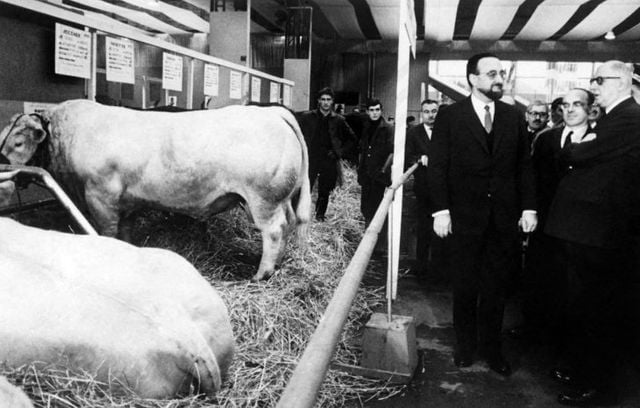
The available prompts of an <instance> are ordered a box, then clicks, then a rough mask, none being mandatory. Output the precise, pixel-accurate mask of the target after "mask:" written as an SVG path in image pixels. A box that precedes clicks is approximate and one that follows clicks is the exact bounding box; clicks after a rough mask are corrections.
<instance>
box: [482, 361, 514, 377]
mask: <svg viewBox="0 0 640 408" xmlns="http://www.w3.org/2000/svg"><path fill="white" fill-rule="evenodd" d="M488 363H489V368H490V369H491V370H493V371H495V372H496V373H498V374H500V375H503V376H505V377H508V376H510V375H511V364H509V362H508V361H507V360H505V358H504V357H502V356H495V357H493V358H491V359H489V361H488Z"/></svg>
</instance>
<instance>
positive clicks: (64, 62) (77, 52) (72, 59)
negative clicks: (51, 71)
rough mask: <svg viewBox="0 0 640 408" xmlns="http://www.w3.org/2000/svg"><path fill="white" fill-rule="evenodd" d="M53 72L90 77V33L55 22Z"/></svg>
mask: <svg viewBox="0 0 640 408" xmlns="http://www.w3.org/2000/svg"><path fill="white" fill-rule="evenodd" d="M55 73H56V74H60V75H69V76H73V77H78V78H87V79H88V78H91V33H90V32H88V31H83V30H78V29H77V28H73V27H69V26H66V25H64V24H60V23H56V49H55Z"/></svg>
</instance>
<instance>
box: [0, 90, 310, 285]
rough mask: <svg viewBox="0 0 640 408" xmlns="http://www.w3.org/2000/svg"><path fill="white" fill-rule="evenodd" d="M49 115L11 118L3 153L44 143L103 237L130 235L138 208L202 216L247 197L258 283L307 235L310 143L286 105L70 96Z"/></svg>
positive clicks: (16, 159) (19, 159) (27, 152)
mask: <svg viewBox="0 0 640 408" xmlns="http://www.w3.org/2000/svg"><path fill="white" fill-rule="evenodd" d="M44 117H45V121H46V122H48V126H47V124H46V123H42V122H41V120H40V118H39V117H37V116H34V115H31V116H29V115H23V116H21V117H18V118H15V117H14V118H13V121H12V123H11V124H10V125H9V126H7V128H5V130H4V131H3V133H6V136H5V135H0V136H2V137H4V138H5V142H4V146H3V147H2V149H1V153H2V154H4V155H5V156H6V157H7V158H8V159H9V160H10V161H11V163H12V164H25V163H26V162H27V161H28V160H29V159H30V158H31V157H32V156H34V154H36V149H37V147H38V145H43V146H45V147H46V149H48V153H49V154H48V156H50V157H49V160H50V163H49V165H48V166H44V167H45V168H47V169H48V170H49V171H50V172H51V173H52V175H53V176H54V178H56V179H57V180H58V181H59V182H60V183H61V184H62V185H63V186H64V187H65V188H66V189H67V190H68V193H69V194H70V195H71V196H72V197H76V199H84V200H83V201H84V202H85V203H86V206H87V209H88V211H89V213H90V215H91V218H92V219H93V221H94V223H95V224H96V226H97V229H98V230H99V232H100V233H101V234H103V235H108V236H116V235H119V236H120V237H122V238H124V239H128V235H129V234H128V231H127V230H128V229H129V228H130V226H131V224H132V219H131V218H132V214H133V211H134V210H136V209H138V208H141V207H155V208H160V209H168V210H172V211H176V212H181V213H184V214H187V215H190V216H193V217H196V218H201V219H202V218H205V217H207V216H208V215H211V214H214V213H218V212H221V211H224V210H226V209H228V208H230V207H231V206H233V205H235V204H237V203H239V202H245V203H246V205H247V208H248V210H249V212H250V213H251V216H252V218H253V220H254V222H255V224H256V226H257V227H258V228H259V229H260V231H261V232H262V240H263V244H262V259H261V261H260V266H259V268H258V272H257V273H256V275H255V277H254V279H256V280H259V279H262V278H263V277H268V276H269V275H271V274H272V273H273V271H274V268H275V265H276V264H277V263H278V262H279V261H280V260H281V257H282V254H283V251H284V246H285V244H286V237H287V235H288V234H289V232H290V231H291V229H292V227H293V226H296V225H297V227H298V233H299V238H300V239H301V240H302V238H303V237H304V235H305V231H306V226H307V224H308V222H309V218H310V211H311V208H310V207H311V197H310V191H309V190H310V189H309V177H308V174H307V173H308V155H307V148H306V144H305V142H304V138H303V136H302V133H301V132H300V128H299V126H298V124H297V122H296V120H295V118H294V116H293V115H292V114H291V113H290V112H289V111H287V110H286V109H284V108H281V107H257V106H230V107H226V108H222V109H217V110H205V111H192V112H183V113H167V112H141V111H135V110H130V109H126V108H118V107H110V106H103V105H100V104H98V103H95V102H91V101H87V100H73V101H67V102H64V103H61V104H60V105H57V106H56V107H54V108H52V109H51V110H50V111H48V112H46V113H45V115H44ZM47 132H48V133H49V137H50V140H48V138H47V137H46V136H47ZM47 140H48V142H47V143H43V142H45V141H47ZM37 156H40V154H37ZM36 165H38V164H37V163H36ZM39 165H42V164H39ZM294 207H295V210H294ZM119 231H120V233H119V234H118V232H119Z"/></svg>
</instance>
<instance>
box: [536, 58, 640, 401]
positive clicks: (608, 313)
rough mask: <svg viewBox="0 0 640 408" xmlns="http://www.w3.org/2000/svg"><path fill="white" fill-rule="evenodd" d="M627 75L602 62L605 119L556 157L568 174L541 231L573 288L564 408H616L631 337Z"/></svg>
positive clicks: (632, 163) (632, 212) (632, 123)
mask: <svg viewBox="0 0 640 408" xmlns="http://www.w3.org/2000/svg"><path fill="white" fill-rule="evenodd" d="M631 74H632V71H631V69H630V67H628V66H627V65H625V64H624V63H622V62H620V61H608V62H606V63H604V64H603V65H601V66H600V67H599V68H598V70H597V71H596V75H597V76H596V77H595V78H592V79H591V90H592V92H593V93H594V95H595V102H596V103H597V104H598V105H600V106H601V107H602V108H604V109H605V113H606V114H605V116H604V117H603V118H602V119H600V120H599V121H598V124H597V126H596V127H595V128H594V129H593V130H591V131H589V132H588V133H587V134H586V135H585V136H584V137H582V138H581V142H580V143H571V144H570V145H569V146H568V147H567V148H565V149H563V150H562V153H561V155H560V159H561V160H562V161H564V162H565V163H566V164H567V165H568V166H569V167H568V169H569V171H568V172H567V174H566V175H565V176H564V178H563V179H562V180H561V181H560V184H559V185H558V189H557V192H556V196H555V198H554V200H553V203H552V204H551V208H550V210H549V217H548V221H547V223H546V225H545V232H546V233H547V234H549V235H551V236H554V237H557V238H559V239H562V240H564V241H566V242H567V243H568V249H569V254H568V256H569V262H570V263H571V264H573V265H574V267H575V271H576V275H577V277H578V280H579V285H580V292H579V293H578V295H577V298H576V299H575V301H574V302H572V304H571V306H570V308H569V322H570V323H572V324H573V325H575V328H574V329H573V330H572V333H574V334H575V335H574V336H572V337H571V338H570V342H571V343H570V346H571V347H570V348H569V350H570V351H571V354H572V355H571V356H570V357H573V358H571V362H572V370H564V371H559V370H555V372H554V373H553V374H554V376H555V377H556V378H557V379H560V380H562V381H563V382H568V383H572V384H573V385H577V386H578V387H579V388H578V390H577V391H574V392H566V393H562V394H560V395H559V397H558V398H559V401H560V402H561V403H562V404H565V405H574V406H591V405H597V404H610V403H615V402H616V400H617V393H616V390H615V387H614V381H615V378H616V376H615V372H616V357H617V355H618V353H617V352H618V351H619V350H620V349H621V347H620V346H621V344H620V342H619V341H620V340H621V337H620V334H621V332H624V336H626V337H630V336H631V337H632V336H633V335H634V334H635V333H634V331H633V330H628V329H629V328H632V327H633V326H631V327H623V326H625V324H626V323H628V322H629V321H628V320H627V319H629V318H633V317H636V316H633V314H632V313H633V311H636V310H637V309H638V308H637V304H635V305H634V304H633V303H632V302H629V298H630V296H629V295H630V293H629V292H630V287H631V283H632V282H633V281H632V280H631V279H630V278H631V277H630V273H631V272H632V271H633V268H632V261H633V255H632V245H633V241H634V236H636V235H637V232H638V219H639V217H638V208H639V207H640V200H639V198H640V197H639V194H640V193H638V190H639V189H640V186H639V184H640V183H639V181H640V106H638V105H637V104H636V103H635V102H634V100H633V99H632V98H631ZM636 296H637V294H636ZM629 305H632V306H629ZM623 329H626V330H624V331H623ZM636 341H637V339H636ZM626 357H627V359H628V356H626Z"/></svg>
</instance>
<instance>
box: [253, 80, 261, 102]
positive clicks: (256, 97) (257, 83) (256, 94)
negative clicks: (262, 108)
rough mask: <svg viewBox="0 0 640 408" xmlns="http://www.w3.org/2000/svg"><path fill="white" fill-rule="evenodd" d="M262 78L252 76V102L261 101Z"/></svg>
mask: <svg viewBox="0 0 640 408" xmlns="http://www.w3.org/2000/svg"><path fill="white" fill-rule="evenodd" d="M261 86H262V80H261V79H260V78H256V77H251V102H260V87H261Z"/></svg>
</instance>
